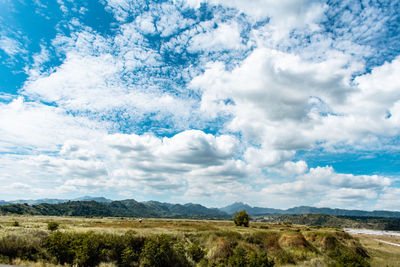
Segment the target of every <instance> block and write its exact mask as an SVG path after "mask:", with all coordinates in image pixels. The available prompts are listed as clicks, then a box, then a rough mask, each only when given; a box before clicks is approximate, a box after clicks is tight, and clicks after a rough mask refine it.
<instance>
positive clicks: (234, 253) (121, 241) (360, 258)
mask: <svg viewBox="0 0 400 267" xmlns="http://www.w3.org/2000/svg"><path fill="white" fill-rule="evenodd" d="M51 224H53V226H54V225H55V228H54V229H52V230H49V228H50V225H51ZM386 242H390V243H396V244H400V236H396V235H378V234H376V235H372V234H366V233H352V234H348V233H346V232H345V231H344V230H342V229H340V228H335V227H308V226H300V225H292V224H290V223H276V224H274V223H262V222H251V223H250V227H236V226H234V225H233V222H231V221H213V220H185V219H143V221H142V222H139V220H138V219H135V218H82V217H45V216H0V263H2V264H15V265H23V266H57V264H63V265H74V264H75V265H78V266H98V265H100V266H103V267H106V266H156V265H157V264H160V263H162V262H163V261H165V260H168V259H170V258H172V259H174V262H173V263H171V264H170V265H168V263H167V265H166V266H294V265H297V266H400V247H397V246H394V245H391V244H388V243H386ZM85 249H86V250H85ZM159 250H165V251H164V252H165V255H167V256H168V257H166V258H162V256H160V255H159V254H157V253H156V252H157V251H159ZM63 251H68V253H69V254H68V255H65V253H64V254H63V253H62V252H63ZM82 251H87V252H82ZM29 253H30V254H32V253H36V254H33V255H34V257H31V256H29V255H30V254H29ZM85 253H86V254H87V255H86V254H85ZM90 257H92V258H90ZM160 257H161V258H160ZM154 259H156V260H159V261H158V263H157V261H154ZM260 264H264V265H260ZM346 264H347V265H346ZM349 264H350V265H349ZM352 264H354V265H352Z"/></svg>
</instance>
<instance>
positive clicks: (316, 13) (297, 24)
mask: <svg viewBox="0 0 400 267" xmlns="http://www.w3.org/2000/svg"><path fill="white" fill-rule="evenodd" d="M186 2H187V4H188V6H190V7H192V8H199V7H200V4H201V3H203V2H206V3H209V4H214V5H222V6H226V7H231V8H236V9H237V10H239V11H241V12H244V13H246V14H247V15H249V16H250V17H252V18H254V19H255V20H263V19H267V18H269V19H270V21H269V23H268V26H267V27H268V31H270V32H271V34H272V38H273V39H274V40H275V41H279V40H281V39H282V38H283V37H285V36H287V34H288V33H289V32H290V31H291V30H293V29H296V28H297V29H302V28H308V29H310V30H313V31H315V30H318V29H319V26H318V22H319V21H320V20H321V19H322V17H323V12H324V10H325V9H326V8H327V7H326V5H325V4H324V3H323V2H321V1H315V0H300V1H296V2H293V1H291V0H283V1H274V0H253V1H242V0H203V1H201V0H186Z"/></svg>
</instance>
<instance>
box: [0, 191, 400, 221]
mask: <svg viewBox="0 0 400 267" xmlns="http://www.w3.org/2000/svg"><path fill="white" fill-rule="evenodd" d="M240 210H246V212H247V213H248V214H250V215H251V216H263V215H270V214H275V215H284V214H288V215H299V214H324V215H332V216H358V217H386V218H400V212H395V211H384V210H374V211H363V210H346V209H332V208H316V207H309V206H300V207H294V208H290V209H273V208H264V207H252V206H250V205H248V204H245V203H242V202H236V203H233V204H231V205H229V206H226V207H223V208H219V209H218V208H207V207H205V206H202V205H200V204H193V203H187V204H171V203H163V202H158V201H144V202H138V201H136V200H134V199H126V200H118V201H113V200H111V199H107V198H104V197H90V196H84V197H81V198H76V199H37V200H15V201H2V200H0V213H1V214H10V213H12V214H32V215H55V216H60V215H63V216H104V217H107V216H110V217H162V218H180V217H182V218H184V217H185V218H188V217H192V218H219V219H224V218H231V217H232V215H233V214H234V213H235V212H236V211H240Z"/></svg>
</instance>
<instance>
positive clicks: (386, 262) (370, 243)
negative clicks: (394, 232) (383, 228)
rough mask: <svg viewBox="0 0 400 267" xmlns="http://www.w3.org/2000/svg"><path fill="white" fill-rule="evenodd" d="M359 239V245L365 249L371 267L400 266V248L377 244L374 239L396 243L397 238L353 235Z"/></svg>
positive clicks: (381, 243)
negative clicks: (369, 258)
mask: <svg viewBox="0 0 400 267" xmlns="http://www.w3.org/2000/svg"><path fill="white" fill-rule="evenodd" d="M354 236H356V237H358V238H359V240H360V242H361V244H362V245H363V246H364V247H365V248H366V249H367V251H368V254H369V256H370V257H371V267H398V266H400V247H396V246H393V245H389V244H385V243H383V242H379V241H377V240H376V239H381V240H385V241H388V242H392V243H398V244H400V243H399V242H398V240H399V238H398V237H390V236H374V235H363V234H358V235H354Z"/></svg>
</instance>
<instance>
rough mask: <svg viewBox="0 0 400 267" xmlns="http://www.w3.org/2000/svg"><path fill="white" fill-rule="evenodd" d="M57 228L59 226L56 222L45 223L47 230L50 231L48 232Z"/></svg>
mask: <svg viewBox="0 0 400 267" xmlns="http://www.w3.org/2000/svg"><path fill="white" fill-rule="evenodd" d="M59 226H60V225H59V224H58V223H56V222H48V223H47V229H48V230H50V231H55V230H57V229H58V227H59Z"/></svg>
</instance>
